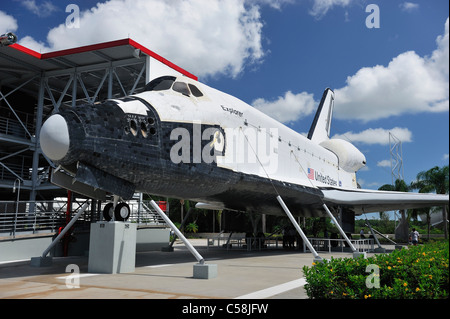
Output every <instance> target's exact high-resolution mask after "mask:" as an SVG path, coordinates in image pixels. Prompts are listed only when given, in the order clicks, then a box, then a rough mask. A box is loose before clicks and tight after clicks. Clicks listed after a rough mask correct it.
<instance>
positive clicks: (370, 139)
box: [333, 127, 412, 145]
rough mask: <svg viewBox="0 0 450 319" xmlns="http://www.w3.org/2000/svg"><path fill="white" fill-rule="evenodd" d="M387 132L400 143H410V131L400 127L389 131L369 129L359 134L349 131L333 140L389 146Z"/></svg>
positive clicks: (337, 135)
mask: <svg viewBox="0 0 450 319" xmlns="http://www.w3.org/2000/svg"><path fill="white" fill-rule="evenodd" d="M389 132H391V133H392V134H393V135H394V136H395V137H396V138H398V139H399V140H400V141H401V142H402V143H408V142H412V133H411V131H410V130H408V129H407V128H401V127H394V128H393V129H390V130H386V129H383V128H375V129H373V128H370V129H367V130H364V131H362V132H359V133H354V132H352V131H350V132H346V133H344V134H335V135H334V136H333V138H339V139H343V140H347V141H349V142H351V143H363V144H379V145H389Z"/></svg>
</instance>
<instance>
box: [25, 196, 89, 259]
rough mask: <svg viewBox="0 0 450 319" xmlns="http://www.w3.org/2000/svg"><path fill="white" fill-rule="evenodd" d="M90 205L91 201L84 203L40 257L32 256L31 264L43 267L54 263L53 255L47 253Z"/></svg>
mask: <svg viewBox="0 0 450 319" xmlns="http://www.w3.org/2000/svg"><path fill="white" fill-rule="evenodd" d="M88 207H89V201H87V202H86V203H84V204H83V206H82V207H81V208H80V209H79V211H78V213H77V214H76V215H75V216H74V217H73V218H72V220H71V221H70V222H69V223H68V224H67V225H66V227H64V229H63V230H62V231H61V232H60V233H59V235H58V236H57V237H56V238H55V240H53V241H52V243H51V244H50V246H48V248H47V249H46V250H44V252H43V253H42V256H40V257H31V266H35V267H42V266H50V265H51V264H52V257H47V254H48V253H49V252H50V250H51V249H52V248H53V247H54V246H55V245H56V244H57V243H58V242H59V240H60V239H61V238H62V237H63V236H64V235H65V234H66V233H67V231H68V230H69V229H71V228H72V226H73V224H75V222H76V221H77V220H78V218H79V217H80V216H81V214H83V213H84V211H85V210H86V209H87V208H88Z"/></svg>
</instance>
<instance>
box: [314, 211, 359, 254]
mask: <svg viewBox="0 0 450 319" xmlns="http://www.w3.org/2000/svg"><path fill="white" fill-rule="evenodd" d="M322 207H323V208H324V209H325V211H326V212H327V214H328V216H330V218H331V220H332V221H333V223H334V224H335V225H336V227H337V229H338V230H339V232H340V233H341V235H342V237H343V238H344V239H345V241H346V242H347V244H348V245H349V246H350V248H351V249H352V251H353V258H358V257H360V256H364V258H366V253H365V252H359V251H357V250H356V248H355V246H354V245H353V244H352V242H351V241H350V239H348V237H347V235H346V234H345V232H344V230H343V229H342V228H341V225H339V223H338V222H337V220H336V218H334V216H333V214H332V213H331V212H330V210H329V209H328V207H327V205H325V204H323V205H322Z"/></svg>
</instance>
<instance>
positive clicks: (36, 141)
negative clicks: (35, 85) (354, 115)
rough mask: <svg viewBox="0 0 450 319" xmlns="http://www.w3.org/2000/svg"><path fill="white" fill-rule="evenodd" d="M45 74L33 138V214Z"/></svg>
mask: <svg viewBox="0 0 450 319" xmlns="http://www.w3.org/2000/svg"><path fill="white" fill-rule="evenodd" d="M44 81H45V79H44V76H43V75H41V78H40V81H39V92H38V100H37V111H36V128H35V135H34V141H33V140H32V142H33V144H34V151H33V163H32V170H31V192H30V209H29V212H30V213H31V214H34V213H35V205H36V203H35V201H36V188H37V187H38V184H37V179H38V178H37V172H38V166H39V155H40V153H41V148H40V147H39V136H40V134H41V126H42V116H43V113H44V90H45V87H44Z"/></svg>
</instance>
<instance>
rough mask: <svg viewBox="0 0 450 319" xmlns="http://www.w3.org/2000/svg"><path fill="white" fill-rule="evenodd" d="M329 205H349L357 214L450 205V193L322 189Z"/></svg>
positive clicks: (325, 200)
mask: <svg viewBox="0 0 450 319" xmlns="http://www.w3.org/2000/svg"><path fill="white" fill-rule="evenodd" d="M321 190H322V192H323V195H324V198H323V200H324V202H325V203H326V204H327V205H328V204H330V205H334V206H342V207H347V208H350V209H351V210H353V211H354V212H355V213H356V214H362V213H373V212H380V211H390V210H401V209H410V208H423V207H432V206H443V205H448V203H449V195H439V194H423V193H402V192H389V191H377V190H370V189H321Z"/></svg>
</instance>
